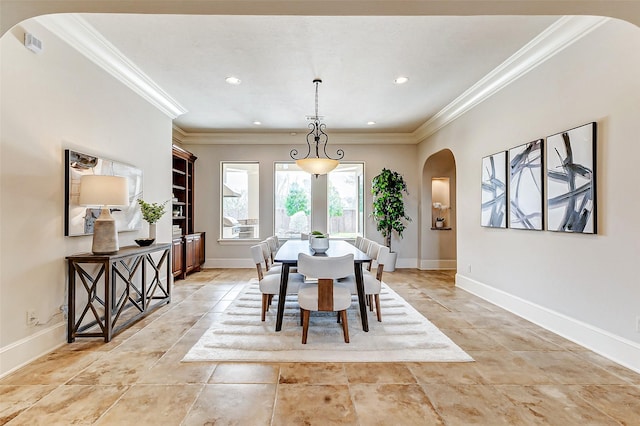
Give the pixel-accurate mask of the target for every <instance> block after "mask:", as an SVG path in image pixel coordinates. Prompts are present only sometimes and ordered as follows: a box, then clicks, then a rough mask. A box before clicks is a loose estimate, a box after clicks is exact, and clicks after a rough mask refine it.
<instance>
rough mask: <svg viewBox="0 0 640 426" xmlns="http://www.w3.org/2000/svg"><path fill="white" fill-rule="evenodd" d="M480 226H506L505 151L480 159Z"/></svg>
mask: <svg viewBox="0 0 640 426" xmlns="http://www.w3.org/2000/svg"><path fill="white" fill-rule="evenodd" d="M481 224H482V226H487V227H489V228H506V227H507V152H506V151H502V152H498V153H497V154H493V155H490V156H488V157H484V158H483V159H482V218H481Z"/></svg>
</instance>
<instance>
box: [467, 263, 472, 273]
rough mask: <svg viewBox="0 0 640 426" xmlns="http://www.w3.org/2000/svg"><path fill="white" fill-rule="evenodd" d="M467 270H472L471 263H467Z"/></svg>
mask: <svg viewBox="0 0 640 426" xmlns="http://www.w3.org/2000/svg"><path fill="white" fill-rule="evenodd" d="M467 272H471V264H468V265H467Z"/></svg>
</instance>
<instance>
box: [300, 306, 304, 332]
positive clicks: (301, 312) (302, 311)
mask: <svg viewBox="0 0 640 426" xmlns="http://www.w3.org/2000/svg"><path fill="white" fill-rule="evenodd" d="M303 317H304V309H302V308H300V327H302V326H303V325H304V324H302V318H303Z"/></svg>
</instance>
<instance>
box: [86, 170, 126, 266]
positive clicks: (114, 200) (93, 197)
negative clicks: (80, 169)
mask: <svg viewBox="0 0 640 426" xmlns="http://www.w3.org/2000/svg"><path fill="white" fill-rule="evenodd" d="M79 204H80V205H83V206H102V210H101V212H100V216H99V217H98V218H97V219H96V221H95V222H94V224H93V245H92V247H91V251H92V252H93V254H114V253H117V252H118V250H119V249H120V247H119V246H118V230H117V229H116V220H115V219H114V218H113V216H111V211H110V209H109V207H108V206H127V205H129V186H128V185H127V178H125V177H122V176H101V175H84V176H82V177H81V178H80V200H79Z"/></svg>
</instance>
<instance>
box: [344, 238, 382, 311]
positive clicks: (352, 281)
mask: <svg viewBox="0 0 640 426" xmlns="http://www.w3.org/2000/svg"><path fill="white" fill-rule="evenodd" d="M372 244H377V246H378V247H376V248H377V250H376V248H373V249H371V250H370V251H369V252H368V253H369V256H370V257H371V258H372V264H373V263H374V262H375V265H376V267H375V268H371V267H370V269H372V271H371V272H369V271H367V270H366V269H365V270H364V271H363V274H362V280H363V282H364V294H365V296H366V297H367V301H368V303H369V309H370V310H373V305H374V304H375V306H376V315H377V317H378V321H379V322H382V311H381V310H380V291H381V290H382V273H383V271H384V263H385V261H386V259H387V257H388V255H389V247H387V246H383V245H381V244H378V243H375V242H372ZM374 252H375V255H374ZM339 284H340V285H344V286H346V287H347V288H348V289H349V291H351V294H357V293H358V291H357V289H356V277H355V275H354V274H353V273H351V274H350V275H349V276H348V277H346V278H342V279H341V280H340V281H339Z"/></svg>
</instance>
